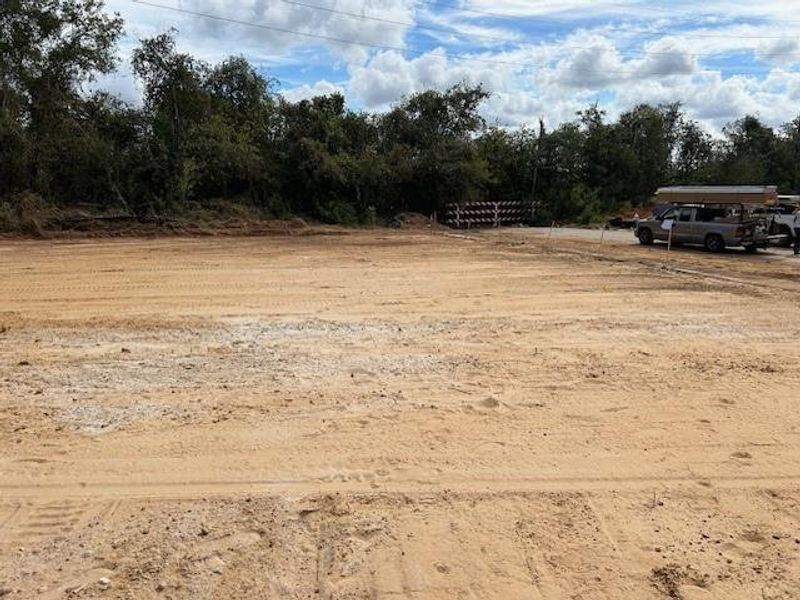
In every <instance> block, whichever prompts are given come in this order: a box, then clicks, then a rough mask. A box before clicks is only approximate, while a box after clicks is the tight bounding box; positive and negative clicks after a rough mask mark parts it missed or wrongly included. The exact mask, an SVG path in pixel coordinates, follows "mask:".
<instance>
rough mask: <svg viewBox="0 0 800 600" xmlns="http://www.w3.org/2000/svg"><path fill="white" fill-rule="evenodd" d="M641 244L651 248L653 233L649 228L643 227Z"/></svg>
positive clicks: (640, 238)
mask: <svg viewBox="0 0 800 600" xmlns="http://www.w3.org/2000/svg"><path fill="white" fill-rule="evenodd" d="M639 243H640V244H641V245H642V246H650V245H651V244H652V243H653V232H652V231H650V229H648V228H647V227H642V228H641V229H640V230H639Z"/></svg>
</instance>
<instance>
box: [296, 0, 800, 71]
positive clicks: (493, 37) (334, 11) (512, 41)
mask: <svg viewBox="0 0 800 600" xmlns="http://www.w3.org/2000/svg"><path fill="white" fill-rule="evenodd" d="M281 2H283V3H285V4H289V5H292V6H301V7H304V8H308V9H312V10H319V11H323V12H327V13H331V14H334V15H341V16H345V17H349V18H354V19H361V20H366V21H376V22H378V23H387V24H390V25H396V26H402V27H413V28H414V29H421V30H427V31H438V32H444V33H449V34H451V35H455V36H457V37H463V38H485V39H490V40H497V41H499V42H502V43H504V44H516V43H519V40H515V39H511V38H509V37H506V36H499V35H490V34H483V33H469V34H468V33H465V32H462V31H458V30H457V29H453V28H448V27H438V26H433V25H423V24H418V23H413V22H410V21H396V20H394V19H386V18H383V17H376V16H373V15H366V14H363V13H354V12H349V11H343V10H338V9H335V8H329V7H327V6H320V5H318V4H309V3H307V2H300V1H299V0H281ZM559 47H560V48H569V49H571V50H597V47H596V46H576V45H570V44H559ZM746 49H747V50H753V48H746ZM617 52H618V53H619V54H621V55H624V56H631V57H637V56H642V55H644V56H650V55H653V56H685V57H689V58H703V57H704V56H707V54H696V53H695V54H692V53H686V52H661V51H656V50H641V51H639V50H624V49H618V50H617ZM796 54H798V53H797V52H787V53H785V54H784V53H781V54H780V56H793V55H796Z"/></svg>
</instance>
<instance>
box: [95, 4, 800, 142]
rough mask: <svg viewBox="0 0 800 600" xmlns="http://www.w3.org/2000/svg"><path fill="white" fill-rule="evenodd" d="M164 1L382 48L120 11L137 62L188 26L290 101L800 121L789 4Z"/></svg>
mask: <svg viewBox="0 0 800 600" xmlns="http://www.w3.org/2000/svg"><path fill="white" fill-rule="evenodd" d="M153 1H155V2H159V3H164V4H169V5H172V6H180V7H183V8H187V9H189V10H196V11H199V12H204V13H208V14H214V15H218V16H224V17H227V18H231V19H235V20H237V21H244V22H246V23H253V24H265V25H269V26H271V27H278V28H283V29H287V30H293V31H298V32H304V33H308V34H312V35H320V36H327V37H331V38H338V39H342V40H357V41H360V42H363V43H365V44H372V45H374V46H377V47H378V48H373V49H370V48H368V47H363V46H358V45H350V44H346V43H342V42H334V41H325V40H320V39H317V38H314V37H302V36H297V35H292V34H287V33H279V32H275V31H268V30H264V29H260V28H258V27H248V26H246V25H238V24H231V23H224V22H219V21H215V20H212V19H206V18H202V17H193V16H187V15H179V14H175V13H173V12H169V11H164V10H160V9H155V8H150V7H145V6H141V5H137V4H135V3H132V2H130V0H110V2H109V6H110V7H111V8H113V9H117V10H120V11H121V12H122V13H123V16H125V17H126V18H127V19H128V32H129V33H130V34H131V37H129V38H128V39H127V41H126V42H125V44H124V49H125V52H127V53H129V51H130V48H131V47H132V46H133V45H134V43H135V40H134V38H135V37H143V36H146V35H153V34H155V33H158V32H160V31H164V30H166V29H167V28H168V27H170V26H176V27H177V28H178V29H179V30H180V34H179V36H178V43H179V47H180V49H181V50H182V51H187V52H191V53H193V54H195V55H197V56H199V57H200V58H203V59H205V60H207V61H210V62H215V61H218V60H220V59H222V58H223V57H225V56H227V55H230V54H243V55H244V56H246V57H247V58H248V60H250V61H251V62H252V63H253V64H255V65H257V66H258V67H259V68H261V69H262V70H263V71H264V72H265V73H266V74H268V75H270V74H273V73H275V74H277V76H278V77H279V78H284V79H287V80H289V81H291V87H290V88H289V89H286V90H285V91H284V92H283V93H284V96H285V97H287V98H289V99H300V98H306V97H310V96H313V95H316V94H320V93H322V94H325V93H330V92H333V91H340V90H345V91H346V92H347V97H348V100H349V101H350V103H351V105H353V106H354V107H356V108H366V109H370V110H380V109H385V108H387V107H389V106H391V105H392V104H394V103H396V102H398V101H399V100H400V99H401V98H402V97H403V96H407V95H408V94H412V93H415V92H419V91H422V90H424V89H428V88H435V89H446V88H447V87H450V86H452V85H454V84H455V83H458V82H459V81H467V82H470V83H482V84H484V85H485V87H486V88H487V89H489V90H490V91H491V92H492V93H493V96H492V98H491V99H490V100H489V101H488V102H487V103H486V105H485V106H484V108H483V111H484V115H485V116H486V117H487V118H488V119H490V120H491V121H498V122H500V123H502V124H506V125H510V126H518V125H521V124H524V123H526V122H527V123H531V124H535V122H536V120H537V119H538V117H539V116H544V117H545V119H546V121H547V123H548V126H551V127H552V126H554V125H555V124H557V123H558V122H563V121H566V120H572V119H573V118H574V115H575V112H576V111H577V110H579V109H581V108H585V107H586V105H588V104H590V103H593V102H595V101H596V102H598V103H599V104H600V106H601V108H604V109H606V110H607V111H608V112H609V115H610V116H612V117H613V116H614V115H617V114H619V113H620V112H621V111H622V110H625V109H627V108H630V107H632V106H634V105H636V104H639V103H642V102H650V103H659V102H672V101H681V102H683V103H684V105H685V107H686V109H687V111H688V112H689V113H690V114H691V115H692V116H693V117H695V118H698V119H700V120H702V121H703V122H704V123H705V124H707V125H708V126H709V127H711V128H714V129H719V128H720V127H721V126H722V124H724V122H725V121H727V120H731V119H734V118H738V117H741V116H742V115H744V114H745V113H756V114H759V115H760V116H761V117H762V118H764V119H765V120H766V121H767V122H769V123H770V124H773V125H777V124H780V123H781V122H784V121H788V120H790V119H792V118H794V117H795V116H796V114H795V113H796V112H797V111H798V108H797V107H798V101H800V73H798V72H797V71H796V68H797V67H796V65H797V64H798V61H800V41H798V36H796V35H794V36H790V34H792V33H793V30H792V28H794V29H795V30H797V31H800V21H792V19H793V18H794V19H800V17H798V16H797V15H796V14H795V13H796V2H788V1H786V0H764V1H762V2H758V3H755V2H752V1H751V0H708V1H706V2H704V3H697V2H695V1H694V0H674V1H673V2H671V3H670V4H668V5H667V4H661V5H657V4H654V3H650V2H647V1H645V0H598V1H596V2H593V3H592V4H591V6H587V4H586V2H585V0H537V1H536V2H533V1H531V0H462V3H461V5H460V6H462V7H465V8H469V9H474V10H477V11H489V12H493V13H502V14H505V15H510V16H511V18H501V19H495V18H492V17H491V16H489V15H486V14H484V13H481V12H464V11H461V10H458V9H457V8H454V7H455V6H456V5H455V3H453V4H451V3H449V2H448V3H443V4H439V3H422V4H420V3H418V2H416V0H244V1H242V2H236V3H230V2H223V1H222V0H192V1H191V2H190V1H189V0H153ZM294 2H301V3H302V4H310V5H319V6H324V7H328V8H332V9H334V10H341V11H344V12H350V13H355V14H363V15H365V16H370V17H378V18H384V19H388V20H393V21H398V22H402V23H411V24H413V23H417V24H422V25H430V26H433V27H436V28H449V29H452V30H454V31H455V33H453V34H450V33H446V32H431V31H424V30H422V29H419V28H418V27H415V26H413V25H401V26H398V25H396V24H391V23H381V22H377V21H374V20H370V19H360V18H352V17H347V16H344V15H336V14H332V13H330V12H326V11H323V10H319V9H314V8H309V7H304V6H299V5H297V4H295V3H294ZM782 35H784V36H789V37H783V38H781V36H782ZM387 47H391V48H398V49H401V48H402V49H405V50H391V49H387ZM764 63H767V65H768V66H767V67H766V68H765V64H764ZM287 74H288V75H287ZM105 81H107V82H108V85H109V86H111V87H113V88H114V89H115V90H117V91H119V93H120V94H122V95H123V96H126V95H130V94H131V93H132V92H135V88H133V87H132V83H131V82H130V79H129V78H128V79H126V78H125V77H123V76H119V77H116V78H113V77H112V78H110V79H107V80H105ZM332 81H335V82H337V83H331V82H332ZM126 97H127V96H126Z"/></svg>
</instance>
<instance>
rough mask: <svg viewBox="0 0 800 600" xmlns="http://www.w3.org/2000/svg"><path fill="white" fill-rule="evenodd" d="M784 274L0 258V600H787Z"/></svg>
mask: <svg viewBox="0 0 800 600" xmlns="http://www.w3.org/2000/svg"><path fill="white" fill-rule="evenodd" d="M799 274H800V263H795V262H791V261H789V260H772V259H771V258H770V257H769V256H764V255H759V256H746V255H743V254H740V253H735V252H731V253H726V254H724V255H720V256H711V255H708V254H707V253H704V252H702V251H697V250H685V251H680V252H675V253H672V254H671V255H670V256H669V257H667V256H666V254H665V252H664V250H663V248H660V247H654V248H639V247H637V246H635V245H633V244H630V243H623V242H622V241H619V240H618V241H616V242H615V241H614V240H610V241H609V243H608V244H606V245H604V246H603V247H600V246H599V245H596V244H594V243H593V242H589V241H587V240H577V239H576V240H573V239H568V238H559V239H557V240H550V241H546V239H545V237H544V236H543V235H542V234H541V233H537V232H530V231H527V230H504V231H501V232H486V233H482V234H477V235H476V234H445V233H441V232H425V233H423V232H408V231H406V232H384V231H379V232H353V233H350V234H347V235H338V236H308V237H302V238H298V237H287V238H278V239H276V238H246V239H239V238H226V239H208V238H206V239H180V238H171V239H155V240H109V241H80V242H73V241H61V242H52V241H47V242H41V241H40V242H11V241H8V242H2V243H0V597H2V598H3V599H4V600H5V598H6V597H7V598H52V599H58V598H136V599H139V598H192V599H194V598H222V599H228V598H289V599H294V598H413V599H422V598H437V599H439V598H440V599H450V598H473V599H480V598H499V599H513V598H534V599H536V598H540V599H547V600H559V599H567V598H569V599H577V598H580V599H601V598H603V599H618V598H635V599H650V598H652V599H664V598H673V599H674V598H684V599H687V600H692V599H702V598H737V599H739V598H741V599H747V600H751V599H754V598H755V599H765V600H771V599H790V598H798V597H800V527H799V525H800V412H799V411H798V401H800V393H798V390H800V388H799V387H798V380H799V379H800V377H798V374H800V343H798V340H800V319H798V317H797V315H798V306H799V305H800V300H799V299H798V298H800V275H799Z"/></svg>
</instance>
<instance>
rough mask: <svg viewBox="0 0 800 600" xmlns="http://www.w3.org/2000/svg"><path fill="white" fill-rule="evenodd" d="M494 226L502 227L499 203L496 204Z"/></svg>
mask: <svg viewBox="0 0 800 600" xmlns="http://www.w3.org/2000/svg"><path fill="white" fill-rule="evenodd" d="M494 226H495V227H500V211H499V209H498V204H497V202H495V203H494Z"/></svg>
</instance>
